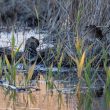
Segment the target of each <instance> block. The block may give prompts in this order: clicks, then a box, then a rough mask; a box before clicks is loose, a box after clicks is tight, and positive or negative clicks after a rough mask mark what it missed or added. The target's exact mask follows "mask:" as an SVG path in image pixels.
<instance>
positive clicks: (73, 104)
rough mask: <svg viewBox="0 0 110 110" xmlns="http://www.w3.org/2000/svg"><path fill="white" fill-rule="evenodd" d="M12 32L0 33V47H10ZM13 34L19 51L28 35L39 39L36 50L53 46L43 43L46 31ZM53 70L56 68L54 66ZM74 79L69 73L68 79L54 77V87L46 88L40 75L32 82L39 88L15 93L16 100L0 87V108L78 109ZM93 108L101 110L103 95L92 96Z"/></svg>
mask: <svg viewBox="0 0 110 110" xmlns="http://www.w3.org/2000/svg"><path fill="white" fill-rule="evenodd" d="M12 34H13V33H12V32H1V33H0V47H7V46H8V47H10V42H11V36H12ZM14 36H15V38H16V43H15V45H16V48H18V47H19V45H20V44H21V43H22V46H21V49H20V51H24V45H25V41H26V39H27V38H29V37H30V36H34V37H35V38H37V39H39V40H40V46H39V48H38V50H40V49H45V48H46V46H47V45H51V46H53V45H52V44H45V43H43V38H44V37H47V36H48V35H47V33H42V34H39V33H37V31H35V30H29V31H25V32H23V31H19V32H14ZM43 69H44V68H43ZM53 69H54V68H53ZM41 70H42V68H41ZM55 70H57V69H56V68H55ZM41 74H42V73H41ZM66 74H67V76H69V74H70V73H69V71H68V73H67V71H66ZM22 77H24V76H22V75H18V76H17V80H18V82H20V81H21V80H23V78H22ZM69 78H70V79H69ZM75 80H76V79H75V78H74V81H71V74H70V77H68V79H67V78H65V79H63V80H62V79H60V80H57V79H55V80H54V84H55V88H54V89H48V88H47V85H46V81H45V78H44V77H43V75H40V78H39V80H38V81H37V83H36V84H35V83H34V86H35V87H38V88H39V89H40V90H39V91H33V92H32V93H26V92H21V93H16V101H15V100H14V101H13V100H11V99H10V97H9V95H6V94H5V89H4V88H3V87H0V98H1V100H0V110H78V98H77V96H76V94H75V89H74V88H76V83H74V82H77V81H75ZM93 110H103V97H101V98H95V97H94V98H93Z"/></svg>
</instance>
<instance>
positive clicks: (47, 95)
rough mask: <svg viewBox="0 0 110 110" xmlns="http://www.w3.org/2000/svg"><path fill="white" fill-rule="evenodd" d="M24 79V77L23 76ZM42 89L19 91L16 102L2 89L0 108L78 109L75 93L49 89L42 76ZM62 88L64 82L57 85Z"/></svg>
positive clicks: (40, 85) (40, 86)
mask: <svg viewBox="0 0 110 110" xmlns="http://www.w3.org/2000/svg"><path fill="white" fill-rule="evenodd" d="M19 80H20V78H19ZM21 80H22V78H21ZM37 86H38V87H39V88H40V91H36V92H33V93H30V94H27V93H17V96H16V103H15V101H14V102H13V101H10V100H9V97H5V94H4V90H3V89H2V88H1V89H0V97H1V99H2V100H0V109H1V108H11V109H9V110H13V109H15V110H77V100H76V97H75V95H74V94H69V93H61V92H57V91H56V90H54V91H53V92H52V91H51V90H47V87H46V83H45V81H44V79H43V77H41V79H40V81H39V83H38V85H37ZM56 86H58V87H59V88H60V89H61V88H63V87H64V85H63V84H60V83H59V85H57V84H56Z"/></svg>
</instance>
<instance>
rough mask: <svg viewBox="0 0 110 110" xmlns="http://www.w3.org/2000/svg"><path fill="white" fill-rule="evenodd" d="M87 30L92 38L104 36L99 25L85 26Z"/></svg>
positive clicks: (99, 38) (100, 38)
mask: <svg viewBox="0 0 110 110" xmlns="http://www.w3.org/2000/svg"><path fill="white" fill-rule="evenodd" d="M85 30H86V32H87V35H88V36H89V38H91V39H96V38H97V39H98V40H102V39H103V38H104V36H103V33H102V30H101V29H100V28H99V27H96V26H95V25H89V26H86V27H85Z"/></svg>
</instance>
